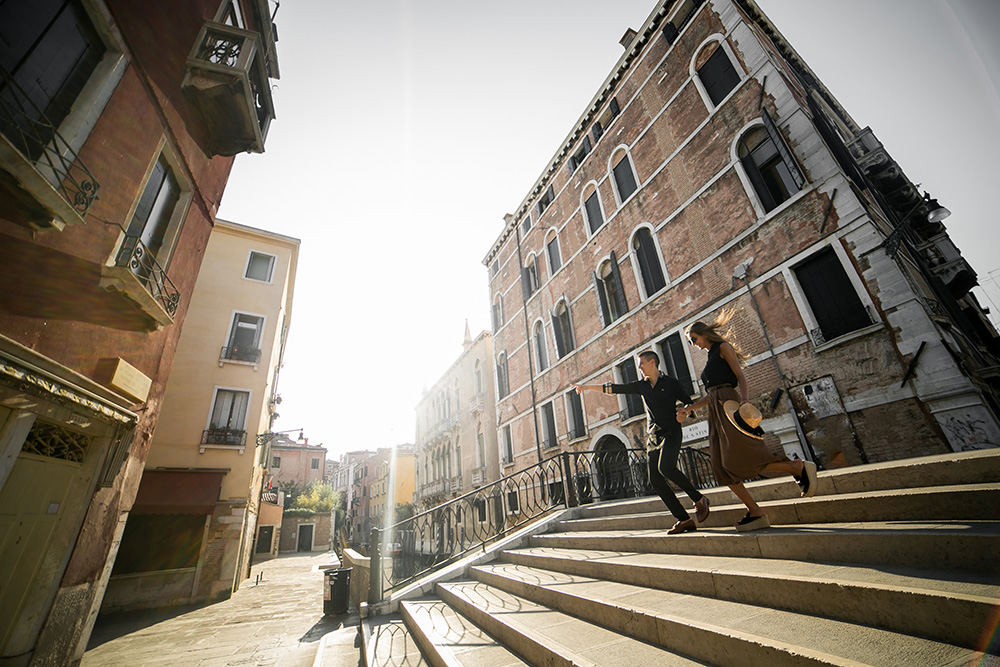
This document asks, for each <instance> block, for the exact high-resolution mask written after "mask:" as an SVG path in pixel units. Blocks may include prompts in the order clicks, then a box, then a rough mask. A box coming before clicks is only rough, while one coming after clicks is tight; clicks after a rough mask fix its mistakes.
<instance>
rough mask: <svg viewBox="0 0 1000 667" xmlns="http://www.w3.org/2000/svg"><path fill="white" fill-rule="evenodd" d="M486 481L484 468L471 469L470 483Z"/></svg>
mask: <svg viewBox="0 0 1000 667" xmlns="http://www.w3.org/2000/svg"><path fill="white" fill-rule="evenodd" d="M485 483H486V468H485V467H483V468H475V469H473V471H472V485H473V486H477V485H479V484H485Z"/></svg>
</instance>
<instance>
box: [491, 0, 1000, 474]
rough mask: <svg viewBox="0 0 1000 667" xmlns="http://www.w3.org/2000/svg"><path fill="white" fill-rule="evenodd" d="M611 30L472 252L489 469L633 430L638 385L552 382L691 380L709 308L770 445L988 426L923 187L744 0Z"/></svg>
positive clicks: (620, 440)
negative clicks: (560, 133) (499, 452)
mask: <svg viewBox="0 0 1000 667" xmlns="http://www.w3.org/2000/svg"><path fill="white" fill-rule="evenodd" d="M622 43H623V45H624V47H625V53H624V55H623V56H622V57H621V59H620V60H619V62H618V63H617V65H616V66H615V68H614V70H613V71H612V72H611V73H610V74H609V76H608V77H607V79H606V80H605V82H604V84H603V85H602V86H601V87H600V89H599V90H598V91H597V93H596V94H595V95H594V97H593V99H592V101H591V103H590V104H589V105H588V106H587V108H586V109H585V110H584V112H583V114H582V115H581V117H580V118H579V120H578V122H577V123H576V124H575V125H574V126H573V127H572V128H571V130H570V132H569V134H568V136H567V137H566V139H565V140H564V141H563V143H561V144H559V145H558V146H557V149H556V152H555V154H554V155H553V157H552V159H551V161H550V163H549V164H548V165H547V166H546V167H545V169H544V171H543V172H542V175H541V176H540V177H539V178H538V180H537V181H536V183H535V184H534V186H533V187H532V188H531V190H530V192H528V194H527V196H526V197H525V198H524V199H523V200H522V201H521V203H520V204H519V205H518V206H517V208H516V209H515V213H514V214H510V215H507V216H506V217H505V224H504V228H503V231H502V232H501V234H500V236H499V237H498V238H497V240H496V241H495V243H494V244H493V246H492V248H490V250H489V252H488V253H487V255H486V256H485V258H484V264H485V266H486V267H487V270H488V274H489V289H490V299H491V305H492V312H493V327H494V336H493V348H494V359H493V367H494V374H495V377H496V385H497V399H498V403H497V414H498V426H499V435H498V438H499V441H500V442H501V443H510V445H509V447H510V454H511V456H510V457H505V458H509V459H510V460H509V461H505V463H504V467H503V471H504V472H505V473H509V472H511V471H514V470H518V469H522V468H524V467H526V466H528V465H531V464H533V463H535V462H536V461H537V460H539V459H540V458H544V457H546V456H548V455H550V454H552V453H555V452H558V451H561V450H580V451H597V450H614V449H621V448H623V447H638V446H641V443H642V437H643V432H644V428H645V416H644V414H643V408H642V404H641V402H636V401H630V400H629V399H628V398H627V397H625V396H610V395H603V394H588V395H586V397H585V398H583V397H579V396H577V395H576V394H575V393H574V392H572V391H571V387H570V386H569V385H570V383H573V382H577V383H603V382H605V381H609V380H611V381H616V382H622V381H628V380H631V379H635V378H637V376H638V373H637V366H636V362H635V355H636V354H637V353H639V352H641V351H643V350H646V349H654V350H655V351H656V352H657V353H658V354H659V355H660V357H661V368H662V369H663V370H665V371H666V372H668V373H670V374H671V375H674V376H676V377H678V378H679V379H680V380H681V381H682V382H683V383H684V384H686V385H687V386H689V387H691V390H692V392H693V393H694V394H698V393H700V392H701V391H702V389H701V387H700V386H699V384H698V382H697V378H698V376H699V374H700V371H701V369H702V367H703V366H704V363H705V354H704V352H702V351H701V350H697V349H695V348H692V347H691V346H689V345H688V344H687V341H686V340H685V338H684V335H683V330H684V327H686V326H687V325H689V324H691V323H692V322H694V321H697V320H710V319H712V318H713V317H714V316H715V315H716V314H717V313H719V312H720V311H721V310H723V309H734V310H735V316H734V318H733V320H732V322H731V324H732V327H733V333H734V334H735V338H736V340H737V341H738V343H739V345H740V347H741V349H742V350H743V352H745V353H746V354H747V355H748V356H749V359H748V360H747V363H746V373H747V378H748V380H749V384H750V393H751V397H752V400H753V401H754V402H755V403H756V404H757V405H758V406H759V407H760V408H761V409H762V410H763V411H764V413H765V417H766V420H765V422H764V426H765V428H766V429H767V431H768V432H769V435H768V443H769V444H770V446H772V448H774V449H776V450H780V449H782V448H783V449H784V450H785V451H786V452H787V453H788V454H789V455H795V456H799V457H804V458H815V459H816V460H817V461H818V462H820V463H821V464H822V465H824V466H826V467H835V466H840V465H849V464H857V463H861V462H865V461H872V462H874V461H882V460H888V459H896V458H902V457H908V456H918V455H923V454H932V453H940V452H945V451H949V450H960V449H965V448H971V447H983V446H995V445H997V444H1000V428H998V422H997V417H996V415H997V406H998V401H997V379H996V377H995V374H993V373H992V371H991V370H990V369H991V368H992V367H995V365H996V363H997V356H996V355H997V352H998V346H997V338H996V332H995V331H993V330H992V328H991V327H990V326H989V325H988V323H987V320H986V318H985V317H984V314H983V311H982V309H981V308H980V307H979V305H978V303H976V300H975V297H974V296H973V295H972V294H971V293H970V292H969V289H970V288H971V287H972V286H973V285H975V283H976V278H975V273H974V272H973V271H972V269H971V267H969V265H968V264H967V263H966V262H965V260H964V259H962V258H961V255H960V253H959V252H958V251H957V249H956V248H955V247H954V245H953V244H952V243H951V242H950V240H949V239H948V236H947V233H946V232H945V229H944V227H943V225H941V223H940V214H939V213H935V211H936V210H937V208H938V207H937V205H936V204H937V203H936V202H935V201H933V200H930V198H929V197H928V196H926V195H924V196H921V193H920V192H919V191H918V190H917V189H916V187H915V186H913V184H912V183H910V181H909V180H908V179H907V178H906V176H905V174H903V172H902V171H901V169H900V168H899V166H898V165H897V164H895V162H894V161H893V160H892V158H891V156H889V155H888V154H887V153H886V152H885V150H884V148H883V147H882V146H881V145H880V144H879V142H878V141H877V139H876V138H875V135H874V134H873V133H872V132H871V130H869V129H868V128H864V127H861V126H859V125H858V124H857V123H856V122H855V121H854V119H853V118H851V116H850V115H849V114H848V113H847V111H846V110H844V109H843V108H842V107H841V106H840V104H839V103H838V102H837V100H836V98H835V97H834V96H833V94H832V93H831V92H830V91H829V90H827V89H826V88H825V87H824V86H823V84H822V83H821V82H820V81H819V80H818V79H817V78H816V76H815V75H814V74H813V73H812V71H811V70H810V69H809V68H808V66H807V65H806V64H805V63H804V62H803V61H802V60H801V59H800V58H799V57H798V56H797V54H796V53H795V51H794V49H793V48H792V46H790V45H789V44H788V43H787V42H786V41H785V40H784V38H783V37H782V36H781V35H780V33H779V32H778V31H777V29H776V28H775V27H774V26H773V25H772V24H771V23H770V21H769V20H768V19H767V17H766V16H764V14H763V13H762V12H761V10H760V9H759V7H757V5H756V4H755V3H754V2H753V1H752V0H717V1H711V2H701V1H692V0H684V1H680V2H674V1H669V0H666V1H662V2H659V3H657V4H656V6H655V7H654V8H653V10H652V12H651V13H650V15H649V17H648V18H647V20H646V22H645V24H644V25H642V26H641V27H640V29H639V30H638V31H634V30H629V31H628V32H627V33H626V35H625V36H624V37H623V38H622ZM758 311H759V315H758ZM779 388H780V389H782V395H777V394H776V390H777V389H779ZM788 398H790V399H791V400H790V401H789V400H787V399H788ZM699 419H700V420H701V421H697V420H696V422H695V423H691V424H689V425H688V426H686V427H685V440H686V442H688V443H689V444H691V445H694V446H703V445H704V444H705V443H706V436H707V428H706V426H705V422H704V415H702V416H701V417H700V418H699ZM504 446H505V445H504V444H501V449H503V447H504Z"/></svg>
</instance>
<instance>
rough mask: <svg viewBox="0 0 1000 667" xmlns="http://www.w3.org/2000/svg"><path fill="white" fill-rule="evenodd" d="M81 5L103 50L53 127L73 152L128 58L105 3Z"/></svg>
mask: <svg viewBox="0 0 1000 667" xmlns="http://www.w3.org/2000/svg"><path fill="white" fill-rule="evenodd" d="M81 4H82V5H83V9H84V11H86V12H87V16H89V17H90V21H91V23H93V25H94V30H95V31H96V32H97V35H98V36H99V37H100V38H101V41H102V42H104V49H105V51H104V55H103V56H102V57H101V61H100V62H99V63H98V64H97V67H95V68H94V71H93V73H92V74H91V75H90V78H89V79H87V83H86V84H84V86H83V90H82V91H80V94H79V95H77V96H76V99H75V100H74V101H73V105H72V107H70V112H69V114H68V115H67V116H66V118H64V119H63V121H62V122H61V123H60V124H59V127H58V128H56V129H57V131H58V132H59V135H60V136H61V137H62V138H63V139H64V140H65V141H66V142H67V143H68V144H69V146H70V148H72V149H73V151H74V152H75V153H77V154H79V153H80V150H81V149H82V148H83V145H84V144H85V143H86V142H87V139H89V138H90V133H91V132H93V130H94V127H95V126H96V125H97V121H98V119H99V118H100V117H101V114H102V113H104V109H105V108H106V107H107V105H108V102H109V101H110V100H111V96H112V95H113V94H114V92H115V89H116V88H117V87H118V83H119V82H120V81H121V80H122V77H123V76H125V70H126V69H128V65H129V61H130V59H129V58H128V57H126V55H125V50H126V49H125V40H124V39H123V38H122V35H121V32H120V31H119V29H118V26H117V25H115V22H114V19H113V18H112V17H111V13H110V12H109V11H108V9H107V7H106V6H105V4H104V3H103V2H100V1H99V0H82V1H81ZM144 186H145V184H144ZM140 192H141V191H140ZM129 219H131V216H129Z"/></svg>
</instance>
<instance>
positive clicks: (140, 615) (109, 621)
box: [87, 603, 209, 651]
mask: <svg viewBox="0 0 1000 667" xmlns="http://www.w3.org/2000/svg"><path fill="white" fill-rule="evenodd" d="M207 606H209V604H208V603H202V604H189V605H184V606H181V607H165V608H160V609H143V610H141V611H122V612H117V613H114V614H106V615H101V616H98V617H97V621H96V622H95V623H94V631H93V632H92V633H91V635H90V641H88V642H87V650H88V651H89V650H91V649H94V648H97V647H98V646H100V645H101V644H104V643H106V642H109V641H112V640H115V639H118V638H119V637H123V636H125V635H127V634H131V633H133V632H138V631H139V630H142V629H144V628H148V627H150V626H153V625H156V624H157V623H162V622H163V621H167V620H170V619H171V618H176V617H178V616H183V615H184V614H189V613H191V612H192V611H195V610H197V609H203V608H205V607H207Z"/></svg>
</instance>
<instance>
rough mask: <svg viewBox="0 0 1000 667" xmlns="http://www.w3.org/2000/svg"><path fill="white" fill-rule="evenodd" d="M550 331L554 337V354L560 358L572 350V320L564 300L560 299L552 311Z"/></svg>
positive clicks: (573, 344) (573, 345)
mask: <svg viewBox="0 0 1000 667" xmlns="http://www.w3.org/2000/svg"><path fill="white" fill-rule="evenodd" d="M552 331H553V334H554V337H555V339H556V356H557V357H559V358H560V359H562V358H563V357H565V356H566V355H567V354H569V353H570V352H572V351H573V348H574V347H575V346H576V344H575V343H574V342H573V320H572V318H571V317H570V312H569V306H568V305H567V303H566V300H565V299H563V300H561V301H560V302H559V303H558V304H556V308H555V310H554V311H552Z"/></svg>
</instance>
